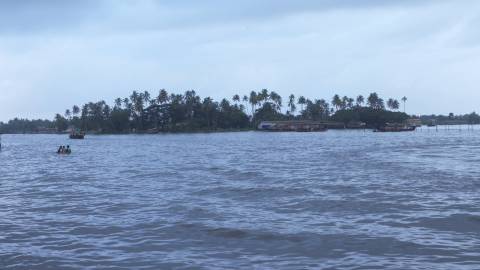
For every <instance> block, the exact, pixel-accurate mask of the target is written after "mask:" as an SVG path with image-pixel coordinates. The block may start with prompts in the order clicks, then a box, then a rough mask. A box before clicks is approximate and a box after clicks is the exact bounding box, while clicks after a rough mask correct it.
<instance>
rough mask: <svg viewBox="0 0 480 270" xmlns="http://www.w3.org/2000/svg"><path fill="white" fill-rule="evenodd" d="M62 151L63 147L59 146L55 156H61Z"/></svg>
mask: <svg viewBox="0 0 480 270" xmlns="http://www.w3.org/2000/svg"><path fill="white" fill-rule="evenodd" d="M62 150H63V146H61V145H60V146H59V147H58V150H57V154H61V153H62Z"/></svg>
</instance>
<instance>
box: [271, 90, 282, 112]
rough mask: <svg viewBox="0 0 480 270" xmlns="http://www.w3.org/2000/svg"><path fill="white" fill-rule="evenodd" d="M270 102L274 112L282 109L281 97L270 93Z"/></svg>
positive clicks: (273, 92)
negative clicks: (273, 106)
mask: <svg viewBox="0 0 480 270" xmlns="http://www.w3.org/2000/svg"><path fill="white" fill-rule="evenodd" d="M269 97H270V100H271V101H272V102H273V104H274V105H275V110H277V111H280V110H281V108H282V97H281V96H280V95H279V94H277V93H276V92H275V91H272V92H270V95H269Z"/></svg>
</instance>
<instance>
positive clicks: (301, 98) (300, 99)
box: [298, 96, 307, 113]
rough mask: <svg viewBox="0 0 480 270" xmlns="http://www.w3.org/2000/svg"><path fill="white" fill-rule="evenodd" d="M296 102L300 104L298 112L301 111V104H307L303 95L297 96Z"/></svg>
mask: <svg viewBox="0 0 480 270" xmlns="http://www.w3.org/2000/svg"><path fill="white" fill-rule="evenodd" d="M298 104H300V113H302V112H303V106H304V105H305V104H307V99H306V98H305V97H304V96H300V97H299V98H298Z"/></svg>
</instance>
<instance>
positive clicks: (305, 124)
mask: <svg viewBox="0 0 480 270" xmlns="http://www.w3.org/2000/svg"><path fill="white" fill-rule="evenodd" d="M258 129H259V130H263V131H296V132H313V131H317V132H318V131H326V130H327V125H326V124H325V123H322V122H318V121H263V122H261V123H260V124H259V125H258Z"/></svg>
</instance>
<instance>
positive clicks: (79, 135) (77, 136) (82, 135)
mask: <svg viewBox="0 0 480 270" xmlns="http://www.w3.org/2000/svg"><path fill="white" fill-rule="evenodd" d="M69 137H70V139H72V140H83V139H85V133H84V132H72V133H70V136H69Z"/></svg>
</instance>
